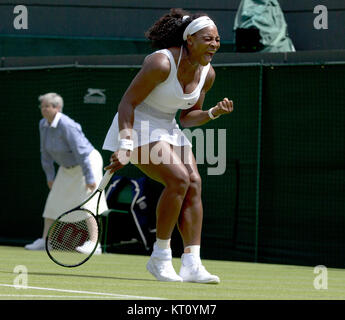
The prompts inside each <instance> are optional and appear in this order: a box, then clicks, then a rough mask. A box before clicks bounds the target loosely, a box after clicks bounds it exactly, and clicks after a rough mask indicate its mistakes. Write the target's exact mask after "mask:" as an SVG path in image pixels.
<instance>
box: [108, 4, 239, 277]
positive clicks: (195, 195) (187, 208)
mask: <svg viewBox="0 0 345 320" xmlns="http://www.w3.org/2000/svg"><path fill="white" fill-rule="evenodd" d="M146 36H147V38H148V39H150V40H151V41H152V44H153V46H155V47H156V48H158V49H159V50H158V51H155V52H154V53H153V54H150V55H148V56H147V57H146V58H145V60H144V62H143V66H142V68H141V70H140V71H139V72H138V74H137V75H136V77H135V78H134V80H133V81H132V83H131V84H130V86H129V87H128V89H127V91H126V92H125V94H124V96H123V97H122V100H121V102H120V104H119V106H118V112H117V114H116V115H115V117H114V120H113V123H112V125H111V127H110V129H109V131H108V133H107V136H106V138H105V141H104V145H103V148H104V149H107V150H110V151H113V152H114V153H113V154H112V156H111V163H110V164H109V165H108V166H107V167H106V168H105V169H110V170H111V171H112V172H115V171H116V170H118V169H120V168H122V167H123V166H124V165H126V164H127V163H128V162H129V161H131V162H132V163H133V164H134V165H136V166H137V167H138V168H139V169H140V170H141V171H142V172H143V173H145V174H146V175H147V176H148V177H150V178H152V179H154V180H156V181H158V182H160V183H162V184H163V185H164V186H165V188H164V189H163V192H162V194H161V196H160V198H159V201H158V204H157V208H156V215H157V234H156V237H157V239H156V242H155V243H154V247H153V252H152V255H151V257H150V259H149V261H148V263H147V269H148V271H149V272H150V273H151V274H152V275H153V276H154V277H155V278H156V279H157V280H160V281H188V282H200V283H219V282H220V279H219V277H218V276H216V275H212V274H210V273H209V272H208V271H207V270H206V269H205V267H204V266H203V265H202V262H201V259H200V243H201V229H202V219H203V207H202V200H201V178H200V175H199V172H198V169H197V165H196V161H195V157H194V155H193V153H192V149H191V143H190V142H189V141H188V139H187V137H186V136H185V135H184V134H183V132H182V131H181V130H180V129H179V126H178V124H177V123H176V120H175V115H176V113H177V111H178V110H179V109H182V111H181V113H180V123H181V125H182V126H183V127H194V126H200V125H203V124H205V123H207V122H209V121H213V120H215V119H217V118H218V117H219V116H221V115H224V114H229V113H230V112H232V111H233V103H232V101H230V100H228V99H227V98H224V99H223V100H222V101H220V102H218V103H217V105H215V106H214V107H212V108H209V109H208V110H205V111H204V110H202V106H203V102H204V99H205V95H206V93H207V91H208V90H209V89H210V88H211V87H212V85H213V82H214V80H215V71H214V69H213V68H212V66H211V65H210V62H211V61H212V58H213V56H214V54H215V53H216V52H217V50H218V49H219V47H220V37H219V34H218V30H217V27H216V25H215V23H214V22H213V21H212V20H211V19H210V18H209V17H208V16H207V15H203V14H193V15H192V14H189V13H188V12H186V11H184V10H182V9H171V10H170V13H168V14H166V15H164V16H162V17H161V18H160V19H159V20H158V21H157V22H156V23H155V24H154V25H153V26H152V27H151V28H150V29H149V30H148V32H147V33H146ZM143 124H145V125H143ZM143 128H145V130H143ZM134 137H135V139H134ZM148 155H149V156H148ZM160 158H161V160H162V159H163V158H164V159H165V161H158V160H159V159H160ZM167 160H169V161H167ZM176 224H177V226H178V229H179V232H180V234H181V236H182V239H183V244H184V253H183V255H182V265H181V269H180V272H179V275H178V274H177V273H176V272H175V270H174V268H173V265H172V251H171V248H170V239H171V235H172V232H173V229H174V227H175V225H176Z"/></svg>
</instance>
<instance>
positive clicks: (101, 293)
mask: <svg viewBox="0 0 345 320" xmlns="http://www.w3.org/2000/svg"><path fill="white" fill-rule="evenodd" d="M0 287H11V288H16V289H34V290H46V291H56V292H69V293H80V294H92V295H99V296H107V297H115V298H120V299H147V300H164V298H158V297H145V296H131V295H126V294H117V293H105V292H94V291H80V290H68V289H56V288H42V287H30V286H25V287H20V286H18V285H13V284H4V283H0Z"/></svg>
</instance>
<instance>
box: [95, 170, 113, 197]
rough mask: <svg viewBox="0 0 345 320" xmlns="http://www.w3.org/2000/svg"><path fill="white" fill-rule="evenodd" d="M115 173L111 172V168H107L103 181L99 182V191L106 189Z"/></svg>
mask: <svg viewBox="0 0 345 320" xmlns="http://www.w3.org/2000/svg"><path fill="white" fill-rule="evenodd" d="M113 174H114V173H110V170H107V171H106V172H105V174H104V176H103V178H102V180H101V182H100V183H99V186H98V189H97V190H98V191H101V192H102V191H103V190H104V189H105V187H106V186H107V185H108V183H109V181H110V179H111V177H112V176H113Z"/></svg>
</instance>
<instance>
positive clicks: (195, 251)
mask: <svg viewBox="0 0 345 320" xmlns="http://www.w3.org/2000/svg"><path fill="white" fill-rule="evenodd" d="M185 249H189V250H190V253H192V254H193V255H194V256H195V257H197V258H200V245H191V246H187V247H185ZM185 252H186V251H185Z"/></svg>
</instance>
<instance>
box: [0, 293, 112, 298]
mask: <svg viewBox="0 0 345 320" xmlns="http://www.w3.org/2000/svg"><path fill="white" fill-rule="evenodd" d="M1 297H17V298H61V299H67V298H74V299H80V298H82V299H96V298H97V299H113V297H110V296H108V297H106V296H102V297H97V296H62V295H61V296H58V295H48V294H47V295H44V294H0V298H1Z"/></svg>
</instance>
